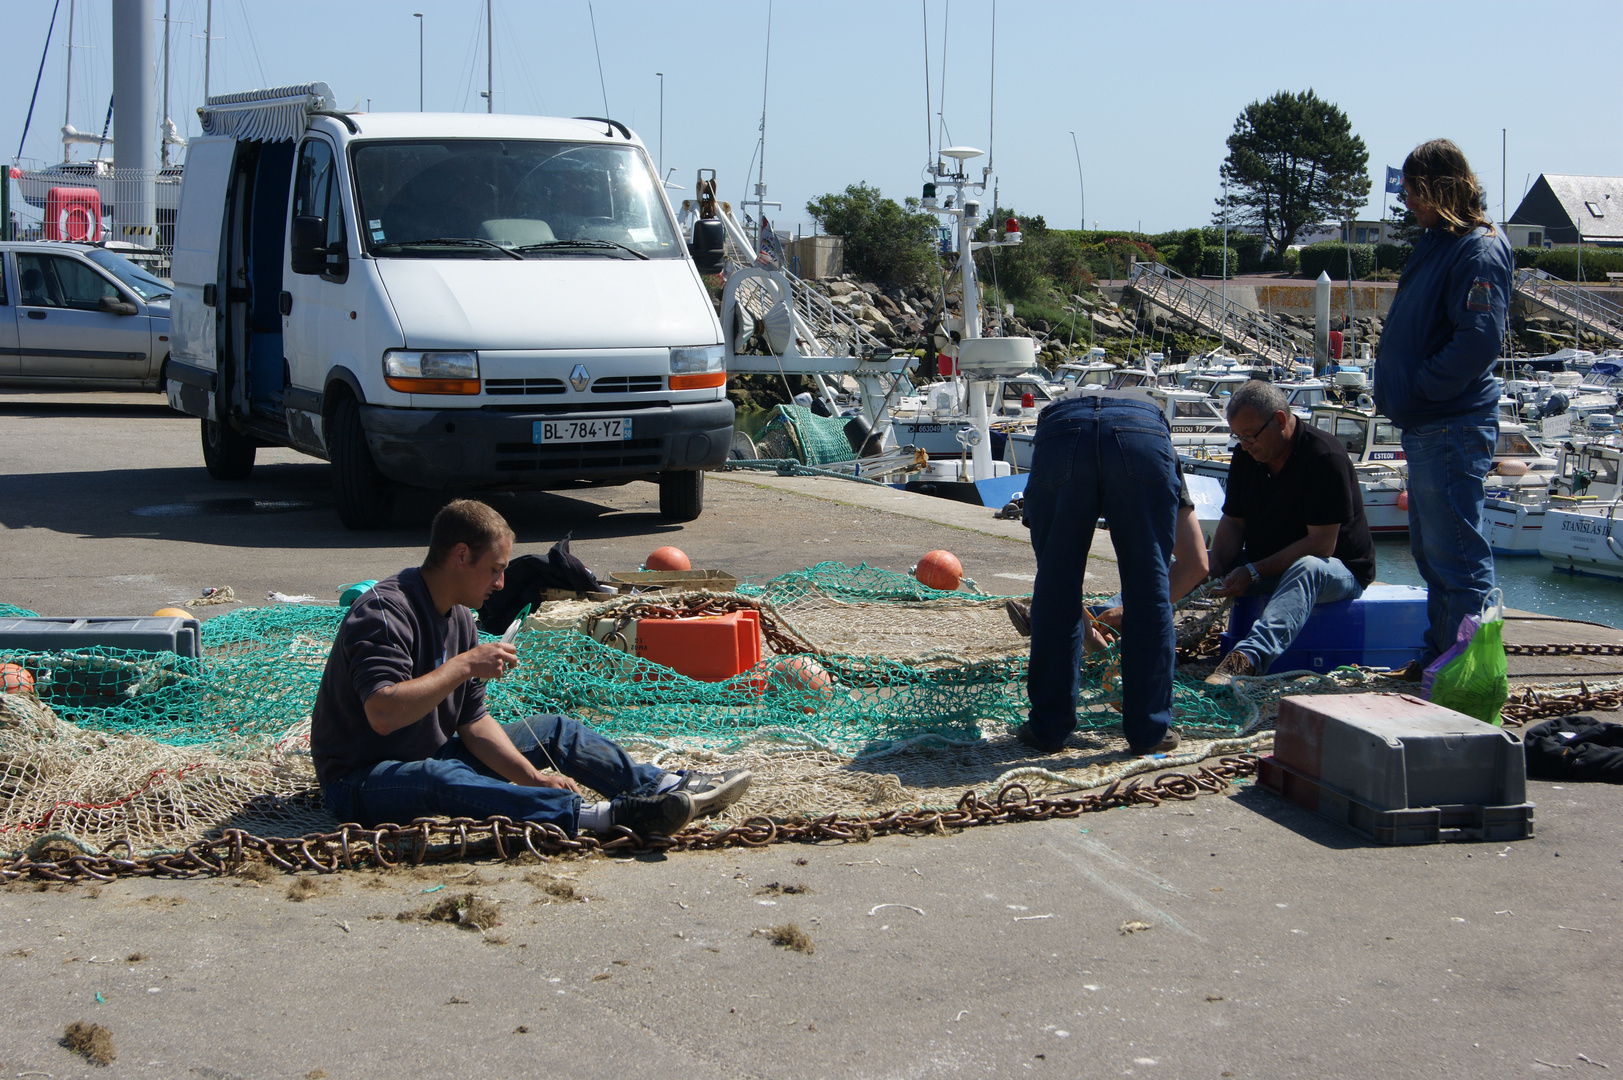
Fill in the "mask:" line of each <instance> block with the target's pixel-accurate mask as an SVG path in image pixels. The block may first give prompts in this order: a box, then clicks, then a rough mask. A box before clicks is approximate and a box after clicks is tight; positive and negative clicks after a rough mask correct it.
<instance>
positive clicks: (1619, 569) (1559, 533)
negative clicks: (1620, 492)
mask: <svg viewBox="0 0 1623 1080" xmlns="http://www.w3.org/2000/svg"><path fill="white" fill-rule="evenodd" d="M1617 510H1618V504H1616V503H1613V504H1610V505H1607V506H1592V507H1586V508H1584V509H1576V508H1574V509H1556V508H1554V507H1552V508H1551V509H1549V510H1547V511H1546V512H1545V515H1544V528H1543V530H1542V532H1541V533H1540V535H1539V546H1538V550H1539V554H1540V555H1543V556H1544V557H1545V558H1546V559H1549V560H1550V562H1552V563H1554V564H1555V566H1556V569H1558V570H1569V571H1572V572H1573V573H1579V574H1596V575H1599V576H1600V577H1609V578H1619V579H1623V554H1620V553H1623V521H1619V520H1617V519H1618V516H1619V515H1618V513H1617Z"/></svg>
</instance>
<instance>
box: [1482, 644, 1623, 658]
mask: <svg viewBox="0 0 1623 1080" xmlns="http://www.w3.org/2000/svg"><path fill="white" fill-rule="evenodd" d="M1505 655H1506V656H1623V645H1614V644H1610V643H1606V644H1596V643H1592V642H1591V643H1583V644H1573V643H1567V644H1539V645H1506V646H1505Z"/></svg>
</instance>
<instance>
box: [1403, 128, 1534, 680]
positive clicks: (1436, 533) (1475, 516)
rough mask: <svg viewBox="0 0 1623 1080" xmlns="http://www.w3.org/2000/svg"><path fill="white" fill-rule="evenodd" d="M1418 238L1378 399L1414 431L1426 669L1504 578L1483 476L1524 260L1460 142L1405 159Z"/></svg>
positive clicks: (1414, 674) (1413, 525)
mask: <svg viewBox="0 0 1623 1080" xmlns="http://www.w3.org/2000/svg"><path fill="white" fill-rule="evenodd" d="M1403 192H1404V198H1405V201H1406V202H1407V204H1408V207H1409V209H1410V210H1411V211H1412V212H1413V213H1414V217H1415V224H1417V225H1419V226H1420V227H1421V228H1423V229H1425V233H1424V234H1423V235H1422V236H1421V237H1420V239H1419V240H1417V241H1416V242H1415V245H1414V250H1413V251H1411V252H1410V253H1409V261H1408V262H1407V263H1406V264H1405V265H1404V267H1403V275H1402V277H1401V278H1399V280H1398V291H1397V296H1396V297H1394V298H1393V300H1392V309H1391V311H1390V312H1388V313H1387V317H1386V325H1385V328H1384V329H1383V330H1382V333H1381V341H1380V351H1379V356H1378V359H1377V360H1376V363H1375V406H1376V408H1378V409H1379V410H1380V411H1381V413H1382V414H1383V415H1385V416H1386V417H1388V418H1389V419H1391V420H1392V422H1393V423H1395V424H1397V425H1398V426H1399V427H1400V428H1402V429H1403V452H1404V456H1405V457H1407V458H1408V465H1409V546H1410V548H1411V549H1412V550H1413V551H1414V561H1415V565H1416V567H1417V568H1418V569H1419V570H1420V576H1421V577H1422V578H1424V579H1425V582H1426V589H1427V593H1428V597H1427V615H1428V617H1429V620H1430V624H1431V625H1430V629H1429V630H1428V631H1427V632H1426V655H1425V659H1424V660H1422V661H1419V662H1418V663H1417V664H1411V665H1410V668H1409V670H1408V675H1409V677H1410V678H1413V679H1418V677H1419V675H1420V673H1421V671H1422V670H1423V669H1424V668H1425V666H1426V665H1428V664H1430V663H1431V662H1432V661H1433V660H1435V659H1437V657H1438V656H1439V655H1441V654H1442V653H1443V652H1446V651H1447V650H1448V649H1450V648H1451V647H1453V644H1454V637H1455V634H1456V633H1457V632H1458V630H1459V625H1460V620H1461V619H1463V618H1464V617H1465V616H1467V615H1475V614H1477V613H1478V612H1480V611H1481V610H1482V607H1483V604H1484V603H1485V602H1486V600H1487V597H1488V593H1489V592H1490V591H1492V589H1493V584H1494V574H1493V552H1492V550H1491V549H1490V548H1489V547H1488V541H1487V537H1486V536H1485V535H1484V533H1483V526H1482V503H1483V479H1484V477H1486V476H1487V474H1488V468H1489V467H1490V465H1491V464H1492V462H1493V452H1494V446H1495V444H1496V443H1497V442H1498V439H1499V380H1498V379H1497V378H1495V377H1494V374H1493V366H1494V363H1495V362H1496V361H1497V360H1498V359H1499V353H1500V347H1501V346H1502V344H1503V342H1504V334H1505V309H1506V305H1507V304H1508V303H1509V298H1510V286H1511V275H1512V273H1513V271H1514V259H1513V258H1512V256H1511V251H1510V245H1509V243H1507V242H1506V240H1505V237H1504V235H1503V234H1502V233H1501V232H1500V231H1499V230H1497V229H1495V228H1494V226H1493V224H1492V222H1490V221H1489V220H1488V218H1487V215H1486V212H1485V200H1484V198H1483V194H1482V185H1481V184H1480V183H1479V182H1478V181H1477V178H1476V176H1475V175H1474V174H1473V173H1472V172H1471V166H1470V163H1468V162H1467V161H1466V160H1465V155H1464V154H1463V153H1462V152H1461V151H1460V148H1459V147H1457V146H1455V145H1454V144H1453V143H1452V142H1449V141H1448V140H1447V139H1433V140H1432V141H1430V142H1426V143H1422V144H1420V145H1419V146H1417V147H1415V148H1414V150H1413V151H1411V152H1410V154H1409V156H1408V158H1406V159H1405V160H1404V162H1403Z"/></svg>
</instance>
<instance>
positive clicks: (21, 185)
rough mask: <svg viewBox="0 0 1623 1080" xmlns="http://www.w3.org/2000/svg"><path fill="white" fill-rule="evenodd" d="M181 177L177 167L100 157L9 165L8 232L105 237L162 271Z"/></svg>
mask: <svg viewBox="0 0 1623 1080" xmlns="http://www.w3.org/2000/svg"><path fill="white" fill-rule="evenodd" d="M180 176H181V169H180V166H178V165H175V166H171V167H169V168H166V169H115V168H113V166H112V163H111V162H109V161H106V160H97V161H71V162H63V163H60V164H55V165H47V166H43V167H31V166H29V165H16V166H13V167H12V168H11V184H12V188H11V209H12V217H11V228H12V235H13V237H14V238H15V239H19V240H80V241H90V242H93V243H106V244H109V245H112V246H116V247H117V248H118V249H119V250H120V251H121V253H123V254H124V255H126V256H129V257H130V258H132V259H134V260H136V261H137V262H140V263H142V264H143V265H145V266H146V267H147V268H148V269H150V270H152V271H153V272H155V273H160V274H162V275H164V276H167V274H168V270H169V258H170V254H171V252H172V251H173V250H174V230H175V207H176V206H177V205H178V204H179V202H180Z"/></svg>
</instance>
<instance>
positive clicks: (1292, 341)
mask: <svg viewBox="0 0 1623 1080" xmlns="http://www.w3.org/2000/svg"><path fill="white" fill-rule="evenodd" d="M1127 284H1128V285H1129V286H1130V287H1131V288H1133V289H1134V290H1135V291H1136V292H1137V293H1138V294H1139V296H1141V297H1143V298H1144V299H1145V300H1148V301H1150V302H1151V303H1153V304H1156V305H1157V306H1159V307H1162V308H1165V309H1166V310H1167V311H1170V312H1172V313H1173V314H1176V315H1181V316H1182V317H1184V318H1186V319H1188V320H1189V321H1190V322H1192V323H1194V324H1195V325H1196V326H1198V327H1200V328H1201V329H1202V330H1205V331H1206V332H1208V333H1211V334H1216V335H1218V336H1219V337H1220V338H1222V339H1223V341H1224V342H1225V343H1226V344H1228V345H1230V346H1232V347H1234V348H1235V349H1238V350H1240V351H1241V352H1244V353H1251V354H1253V355H1255V356H1259V357H1261V358H1262V359H1264V360H1267V361H1269V362H1270V363H1274V364H1280V365H1283V366H1287V367H1288V366H1289V365H1290V363H1291V361H1292V360H1294V359H1295V358H1296V357H1298V356H1311V355H1312V354H1313V343H1312V342H1311V341H1310V340H1309V339H1308V338H1307V336H1306V335H1304V334H1301V333H1299V332H1297V331H1294V330H1291V329H1289V328H1287V327H1285V326H1282V325H1280V324H1279V323H1277V322H1275V321H1274V320H1272V319H1270V318H1268V317H1266V316H1264V315H1259V314H1258V313H1257V312H1255V311H1251V310H1250V309H1248V308H1243V307H1240V306H1239V305H1238V304H1233V303H1225V302H1224V297H1223V294H1222V293H1221V292H1219V291H1218V290H1217V289H1213V288H1211V287H1209V286H1206V285H1202V284H1201V283H1200V282H1198V281H1194V280H1193V279H1191V278H1187V277H1185V276H1183V275H1182V274H1180V273H1178V272H1177V271H1176V270H1172V269H1169V268H1168V267H1166V266H1163V265H1161V264H1160V263H1148V262H1138V263H1134V264H1133V268H1132V270H1131V271H1129V272H1128V276H1127Z"/></svg>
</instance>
